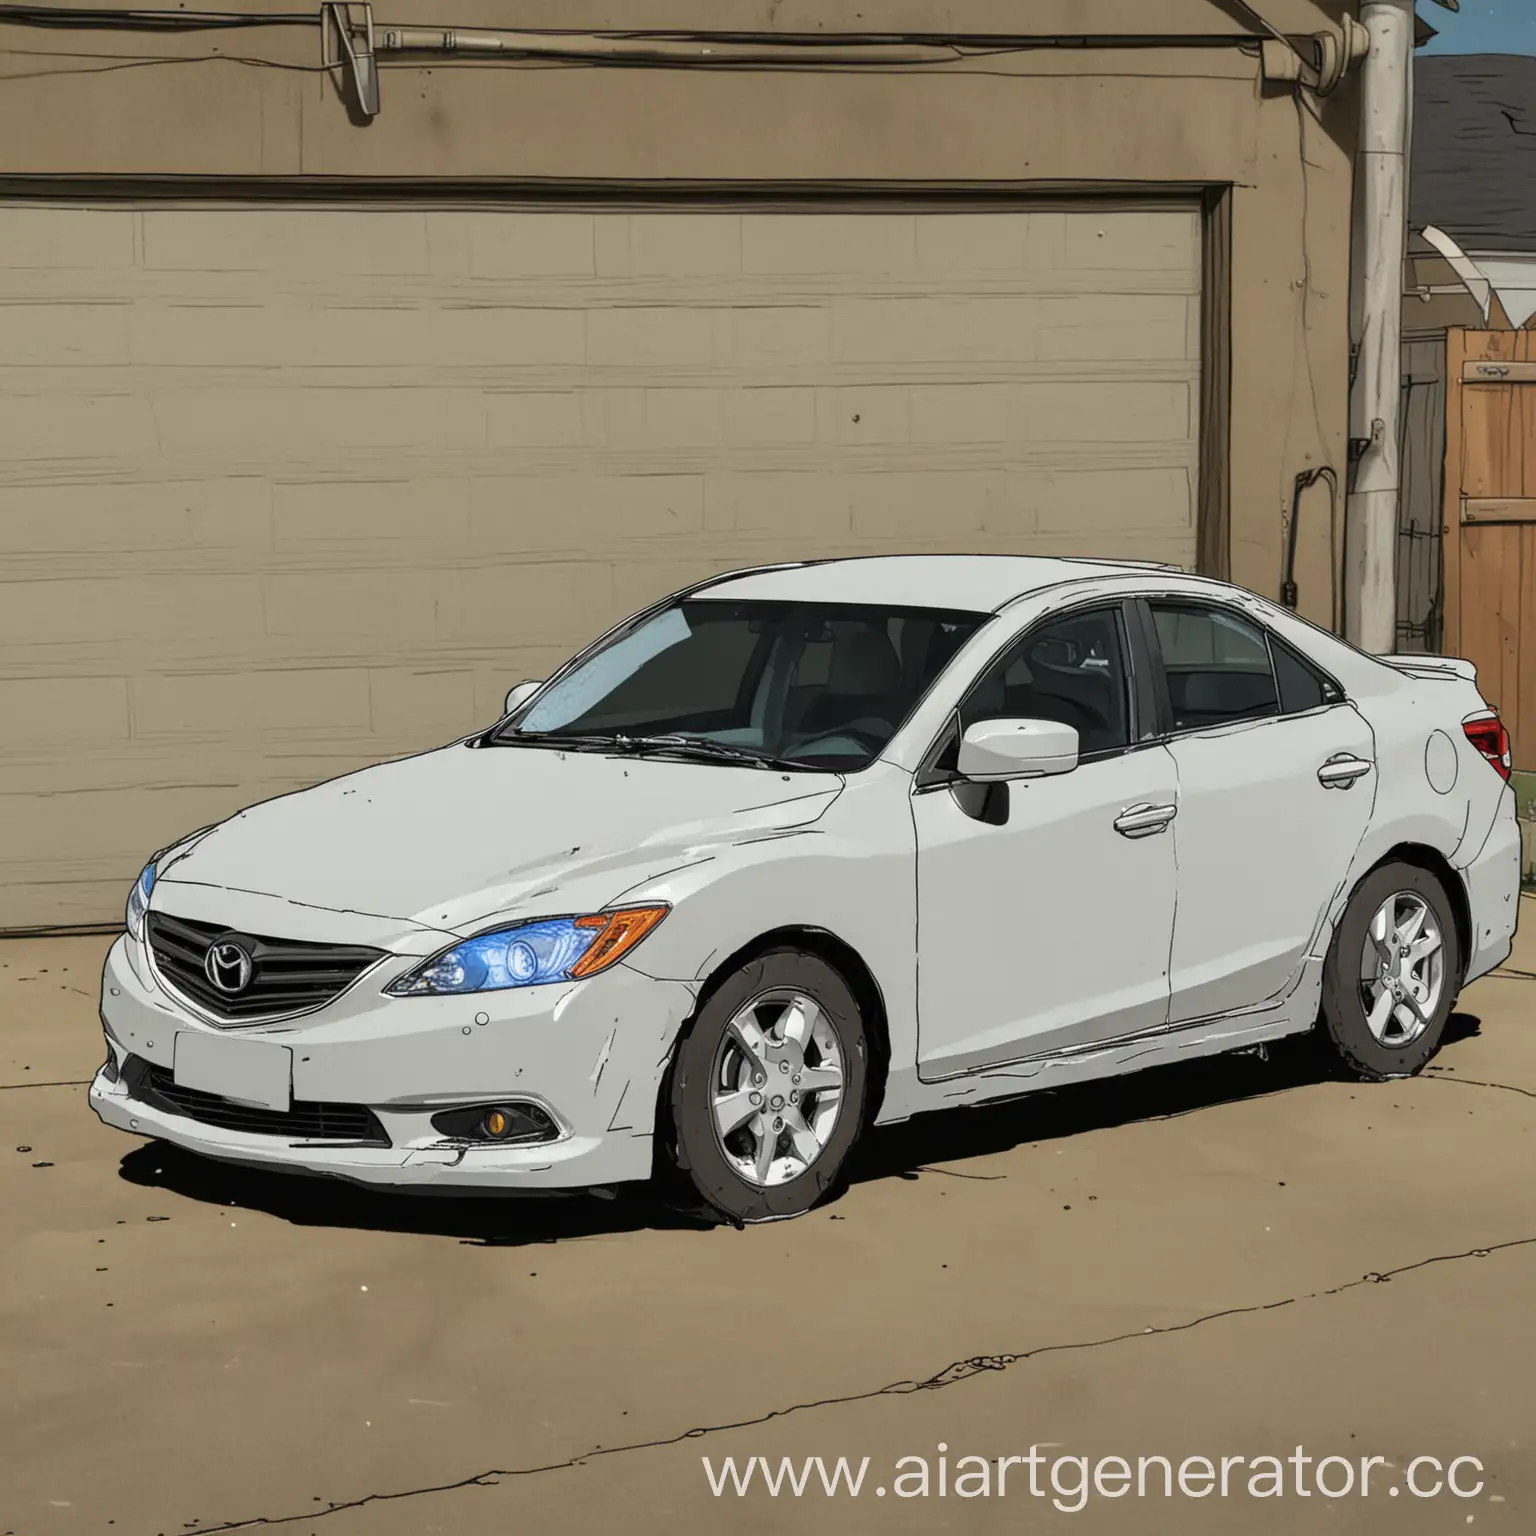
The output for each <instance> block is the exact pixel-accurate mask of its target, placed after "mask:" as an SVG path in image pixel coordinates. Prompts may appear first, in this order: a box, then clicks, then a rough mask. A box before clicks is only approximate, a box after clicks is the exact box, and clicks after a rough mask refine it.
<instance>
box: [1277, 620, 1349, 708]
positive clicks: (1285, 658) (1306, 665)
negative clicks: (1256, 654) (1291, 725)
mask: <svg viewBox="0 0 1536 1536" xmlns="http://www.w3.org/2000/svg"><path fill="white" fill-rule="evenodd" d="M1269 651H1270V655H1271V656H1273V657H1274V659H1275V681H1276V682H1277V683H1278V684H1279V687H1280V709H1281V712H1282V713H1284V714H1287V715H1300V714H1305V713H1306V711H1307V710H1309V709H1321V708H1322V707H1323V705H1324V704H1331V703H1334V702H1335V701H1336V699H1337V697H1338V686H1337V684H1335V683H1332V682H1330V681H1329V680H1328V679H1327V678H1326V677H1324V676H1323V674H1322V673H1321V672H1319V671H1318V670H1317V668H1316V667H1314V666H1313V665H1312V663H1311V662H1309V661H1308V660H1307V659H1306V658H1305V657H1304V656H1300V655H1298V654H1297V653H1296V652H1295V651H1293V650H1292V649H1291V648H1290V646H1288V645H1287V644H1286V643H1285V641H1283V640H1280V639H1277V638H1276V637H1275V636H1274V635H1271V636H1270V637H1269Z"/></svg>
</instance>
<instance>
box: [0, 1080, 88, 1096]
mask: <svg viewBox="0 0 1536 1536" xmlns="http://www.w3.org/2000/svg"><path fill="white" fill-rule="evenodd" d="M90 1086H91V1079H90V1078H88V1077H81V1078H69V1079H66V1080H65V1081H64V1082H60V1083H0V1093H10V1092H11V1091H12V1090H13V1089H16V1088H89V1087H90Z"/></svg>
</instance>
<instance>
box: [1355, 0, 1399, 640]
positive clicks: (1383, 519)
mask: <svg viewBox="0 0 1536 1536" xmlns="http://www.w3.org/2000/svg"><path fill="white" fill-rule="evenodd" d="M1360 19H1361V21H1362V22H1363V23H1364V24H1365V28H1366V30H1367V31H1368V32H1369V33H1370V39H1371V44H1370V51H1369V53H1367V55H1366V58H1365V64H1364V68H1363V69H1362V71H1361V82H1360V84H1361V124H1360V155H1359V162H1358V163H1359V170H1360V177H1361V183H1362V189H1361V190H1362V205H1363V207H1362V211H1363V215H1364V220H1363V232H1362V238H1361V248H1360V250H1359V251H1358V252H1357V254H1356V260H1357V261H1358V262H1359V264H1360V272H1361V300H1362V305H1361V328H1360V337H1359V342H1360V351H1359V368H1358V371H1357V373H1356V378H1355V387H1356V391H1357V395H1356V412H1355V421H1356V422H1357V423H1358V424H1359V426H1360V428H1362V429H1363V431H1362V433H1361V435H1360V437H1359V438H1358V439H1357V441H1356V444H1355V447H1356V449H1357V453H1358V458H1357V462H1356V470H1355V481H1354V488H1353V489H1352V491H1351V492H1350V496H1349V502H1348V510H1347V515H1346V519H1345V527H1346V530H1347V540H1348V549H1349V564H1348V569H1347V571H1346V581H1345V590H1346V592H1347V594H1348V603H1347V605H1346V633H1347V637H1348V638H1349V639H1350V640H1351V641H1352V642H1353V643H1354V644H1355V645H1357V646H1359V647H1360V649H1361V650H1363V651H1369V652H1371V653H1373V654H1375V655H1378V656H1390V655H1391V654H1392V652H1393V651H1395V650H1396V648H1397V569H1396V567H1397V519H1398V496H1399V491H1400V487H1401V478H1402V466H1401V463H1400V460H1399V454H1398V422H1399V416H1400V414H1401V411H1402V371H1403V365H1402V345H1403V273H1404V267H1405V263H1406V261H1407V258H1408V155H1409V147H1410V133H1411V129H1412V119H1413V51H1414V15H1413V0H1366V3H1365V4H1364V6H1363V7H1362V8H1361V13H1360Z"/></svg>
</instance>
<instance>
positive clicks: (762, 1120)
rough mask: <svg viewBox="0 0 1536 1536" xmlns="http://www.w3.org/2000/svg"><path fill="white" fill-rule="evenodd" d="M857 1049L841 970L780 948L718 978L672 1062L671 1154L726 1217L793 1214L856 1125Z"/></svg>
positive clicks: (826, 1181)
mask: <svg viewBox="0 0 1536 1536" xmlns="http://www.w3.org/2000/svg"><path fill="white" fill-rule="evenodd" d="M868 1057H869V1048H868V1038H867V1035H866V1033H865V1025H864V1020H863V1018H862V1017H861V1015H860V1011H859V1006H858V1003H857V1001H856V1000H855V998H854V996H853V992H852V991H851V989H850V988H849V986H848V984H847V982H845V981H844V980H843V978H842V976H841V975H840V974H839V973H838V972H837V971H836V970H834V969H833V968H832V967H831V966H830V965H828V964H827V963H826V962H825V961H824V960H821V959H819V958H818V957H816V956H815V955H809V954H805V953H804V952H802V951H800V950H793V949H780V950H773V951H770V952H769V953H767V954H764V955H761V956H759V957H758V958H756V959H754V960H751V961H749V962H748V963H747V964H746V965H744V966H742V967H741V969H740V970H738V971H736V972H735V973H734V974H733V975H731V976H729V977H728V978H726V980H725V981H724V982H722V983H721V985H720V986H718V987H717V988H716V989H715V991H714V992H713V993H712V994H711V995H710V997H709V999H708V1001H706V1002H705V1004H704V1006H703V1007H702V1008H701V1009H700V1010H699V1013H698V1016H697V1017H696V1019H695V1020H694V1023H693V1026H692V1028H691V1029H690V1030H689V1031H688V1034H687V1035H686V1036H685V1037H684V1039H683V1041H682V1042H681V1044H680V1045H679V1046H678V1050H677V1056H676V1060H675V1062H674V1065H673V1069H672V1082H671V1093H670V1108H671V1118H672V1126H671V1129H672V1133H673V1143H672V1160H673V1162H674V1164H675V1165H676V1167H677V1168H678V1170H679V1171H680V1172H682V1173H683V1174H685V1175H686V1176H687V1178H688V1179H689V1180H690V1181H691V1183H692V1184H693V1186H694V1188H695V1189H696V1190H697V1191H698V1193H699V1194H700V1195H701V1196H702V1197H703V1199H704V1200H705V1201H706V1202H707V1203H708V1204H709V1205H711V1206H712V1207H714V1209H716V1210H717V1211H720V1212H722V1213H723V1214H724V1215H726V1216H728V1217H730V1218H731V1219H732V1220H734V1221H743V1222H746V1221H772V1220H775V1219H781V1218H783V1217H787V1216H799V1215H801V1214H803V1213H804V1212H805V1211H808V1210H810V1208H811V1207H812V1206H813V1205H815V1204H816V1202H817V1201H818V1200H820V1199H821V1198H822V1196H823V1195H824V1194H825V1193H826V1192H827V1190H828V1189H830V1188H831V1187H832V1185H833V1183H834V1181H835V1180H836V1178H837V1175H838V1172H839V1170H840V1169H841V1167H842V1165H843V1161H844V1159H845V1158H846V1157H847V1155H848V1152H849V1149H850V1148H851V1147H852V1146H853V1143H854V1141H855V1140H856V1139H857V1137H858V1134H859V1130H860V1128H861V1126H862V1123H863V1117H864V1102H865V1090H866V1083H867V1076H868V1072H867V1066H868Z"/></svg>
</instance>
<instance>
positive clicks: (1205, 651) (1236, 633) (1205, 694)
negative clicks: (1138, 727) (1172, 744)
mask: <svg viewBox="0 0 1536 1536" xmlns="http://www.w3.org/2000/svg"><path fill="white" fill-rule="evenodd" d="M1152 614H1153V618H1154V619H1155V620H1156V623H1157V638H1158V642H1159V644H1160V645H1161V647H1162V652H1163V666H1164V670H1165V672H1166V674H1167V678H1168V702H1169V704H1170V705H1171V707H1172V709H1173V728H1174V729H1175V730H1176V731H1188V730H1198V729H1200V728H1201V727H1203V726H1215V725H1227V724H1230V723H1231V722H1233V721H1235V720H1257V719H1262V718H1264V717H1265V716H1267V715H1274V714H1278V713H1279V703H1280V701H1279V694H1278V691H1277V689H1276V687H1275V674H1274V670H1273V668H1272V666H1271V664H1270V659H1269V643H1268V640H1267V638H1266V637H1265V634H1264V631H1263V630H1261V629H1260V628H1259V627H1258V626H1257V625H1255V624H1250V623H1248V621H1247V620H1246V619H1242V618H1239V617H1238V616H1237V615H1236V614H1234V613H1227V612H1225V611H1218V610H1216V609H1211V608H1199V607H1193V606H1191V607H1185V606H1182V605H1180V604H1177V603H1154V604H1153V605H1152Z"/></svg>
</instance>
